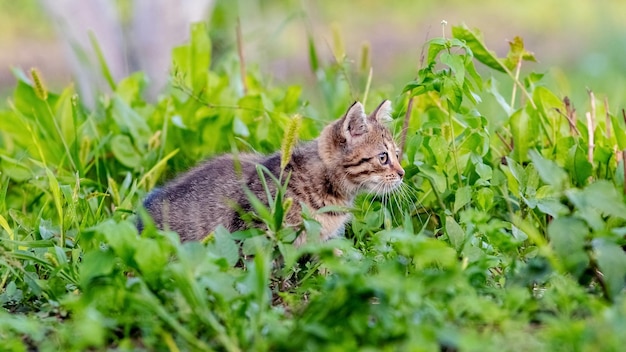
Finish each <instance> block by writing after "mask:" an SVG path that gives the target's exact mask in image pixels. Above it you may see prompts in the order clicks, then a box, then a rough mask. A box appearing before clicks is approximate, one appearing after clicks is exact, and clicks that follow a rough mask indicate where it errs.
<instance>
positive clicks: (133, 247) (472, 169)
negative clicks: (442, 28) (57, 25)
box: [0, 25, 626, 351]
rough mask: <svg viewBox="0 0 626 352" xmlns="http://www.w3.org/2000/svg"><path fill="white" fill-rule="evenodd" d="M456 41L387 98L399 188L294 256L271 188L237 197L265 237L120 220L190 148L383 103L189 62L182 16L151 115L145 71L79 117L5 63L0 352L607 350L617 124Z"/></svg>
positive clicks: (436, 47) (323, 76) (266, 146)
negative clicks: (317, 101) (190, 236)
mask: <svg viewBox="0 0 626 352" xmlns="http://www.w3.org/2000/svg"><path fill="white" fill-rule="evenodd" d="M452 32H453V34H454V37H453V38H448V39H445V38H434V39H432V40H431V41H429V43H428V44H427V47H426V60H425V63H424V65H423V67H421V69H420V71H419V73H418V75H417V79H416V80H414V81H411V82H409V83H407V84H406V87H405V90H404V91H405V92H404V93H403V94H402V95H399V96H397V97H391V98H393V100H394V107H395V113H394V118H395V119H394V122H393V123H392V127H393V128H394V130H395V131H397V134H398V139H399V140H403V139H404V138H405V134H406V143H405V148H404V153H403V166H404V167H405V169H406V172H407V173H406V182H405V183H406V185H405V188H404V189H403V191H402V192H401V193H399V194H398V196H397V197H393V198H391V199H377V198H375V197H371V196H363V197H360V198H359V201H358V202H357V204H356V207H355V208H356V209H355V210H354V220H353V222H352V225H351V226H349V227H348V229H347V231H346V236H345V238H339V239H334V240H331V241H329V242H326V243H310V244H308V245H306V246H304V247H302V248H295V247H294V246H293V245H292V244H291V242H292V241H293V240H294V239H295V236H296V232H297V231H298V230H300V229H297V228H296V229H294V228H289V227H286V226H285V225H284V224H283V222H282V215H281V214H282V213H283V209H284V208H285V207H287V206H289V202H290V201H291V200H289V199H285V198H284V193H282V192H280V191H279V192H278V194H277V195H276V197H275V201H274V202H272V204H270V205H269V206H268V207H264V206H263V205H262V204H257V206H256V207H255V210H256V214H254V216H257V217H259V219H260V220H261V221H264V222H265V223H267V224H268V230H267V231H261V230H258V229H250V230H247V231H241V232H237V233H234V234H229V233H227V232H226V231H224V230H223V229H218V230H216V231H215V232H214V233H213V234H211V235H210V236H209V237H208V238H207V239H206V240H205V241H203V242H202V243H198V242H194V243H184V244H181V243H180V241H179V239H178V237H177V235H176V234H174V233H170V232H163V231H157V230H156V229H155V228H154V226H152V225H150V224H149V223H148V224H147V225H146V229H145V230H144V231H143V233H141V234H138V233H137V230H136V228H135V222H134V221H135V217H136V215H135V214H134V212H135V210H136V209H137V205H138V204H139V202H140V200H141V198H142V197H144V196H145V194H146V193H147V192H148V191H149V190H150V189H152V188H153V187H154V186H155V185H158V184H160V183H162V182H163V181H164V180H166V179H169V178H171V177H173V176H174V175H175V174H177V173H179V172H183V171H184V170H186V169H188V168H189V167H190V166H191V165H193V164H195V163H196V162H198V161H199V160H201V159H202V158H204V157H207V156H210V155H214V154H217V153H222V152H230V151H237V150H240V151H244V150H254V151H258V152H263V153H268V152H271V151H275V150H278V149H279V148H280V146H281V142H282V141H283V139H284V135H285V130H287V128H288V126H290V125H291V126H295V125H296V123H295V122H292V119H293V118H294V116H296V115H298V114H299V115H301V116H302V120H301V126H300V128H299V129H298V128H295V127H294V128H293V129H292V130H291V132H289V133H287V136H288V137H289V140H293V137H294V136H293V133H294V131H299V137H300V139H311V138H314V137H315V136H316V135H317V134H318V132H319V131H320V129H321V128H322V127H323V126H324V125H325V124H326V123H328V122H329V121H331V120H333V119H335V118H337V117H339V116H340V115H341V114H342V113H343V112H344V110H345V109H346V107H347V106H349V104H350V103H351V98H350V97H355V96H356V97H359V98H360V99H361V100H363V101H367V105H368V107H369V108H370V109H371V107H373V106H374V105H376V104H377V103H378V102H379V101H381V100H382V98H383V97H382V96H381V95H380V93H378V91H377V89H376V87H370V86H369V82H370V80H369V79H368V70H367V69H365V70H364V69H363V67H360V66H362V64H359V65H356V66H355V65H354V64H351V63H350V62H351V61H350V60H341V58H340V60H338V61H337V63H335V64H332V65H324V64H323V63H321V61H319V60H316V59H315V58H316V55H317V48H316V47H315V45H314V44H311V46H310V50H309V53H310V56H311V63H312V67H311V69H312V70H314V71H315V73H316V76H317V77H318V82H317V84H318V86H319V87H320V90H321V96H322V97H323V106H315V107H313V106H310V105H309V104H308V102H307V99H306V97H304V96H301V88H300V87H298V86H289V87H273V86H270V85H268V84H267V83H266V81H265V80H264V77H262V76H261V75H259V73H258V72H256V71H249V72H247V75H246V77H241V75H240V71H239V65H238V61H237V59H236V58H235V57H232V56H226V58H225V59H224V60H223V61H221V63H220V64H217V65H213V67H214V68H213V69H212V70H211V71H207V67H209V65H210V63H211V55H210V40H209V38H208V36H207V32H206V30H205V28H204V27H202V26H200V25H196V26H195V27H193V28H192V35H191V41H190V43H189V44H188V45H186V46H183V47H180V48H178V49H176V50H175V51H174V52H173V61H174V67H175V70H174V72H173V74H172V86H171V87H170V89H168V90H167V91H166V92H165V93H164V94H163V95H162V96H161V98H160V99H159V101H158V103H156V104H150V103H148V102H146V101H144V100H143V99H142V97H141V92H142V89H143V87H144V86H145V80H144V77H143V76H142V75H141V74H135V75H133V76H131V77H128V78H126V79H124V80H123V81H121V82H113V84H114V88H115V89H114V93H112V94H110V95H106V96H104V95H103V96H100V97H99V100H98V104H97V106H96V107H95V108H94V109H93V110H88V109H86V108H84V107H83V105H82V104H81V101H80V98H79V97H77V96H76V95H75V93H74V91H73V90H72V88H68V89H66V90H65V91H63V92H61V93H55V92H47V91H46V88H45V87H43V86H41V85H37V84H35V83H34V82H36V81H37V73H36V72H34V73H31V74H30V75H27V74H25V73H23V72H20V71H16V72H15V74H16V77H17V78H18V83H17V86H16V87H15V90H14V93H13V95H12V97H11V98H10V99H9V102H8V106H9V108H8V109H6V110H3V111H0V131H1V132H0V171H1V173H0V179H1V180H2V182H1V187H0V227H1V229H2V230H1V232H0V287H1V291H0V303H1V304H2V307H3V308H2V310H0V339H1V340H2V341H3V348H5V349H7V350H16V351H20V350H22V351H23V350H27V349H30V348H34V349H40V350H43V351H47V350H59V349H60V350H85V349H94V350H107V349H111V350H170V351H178V350H228V351H238V350H332V349H336V350H357V349H359V350H381V349H383V350H434V351H437V350H442V349H445V350H462V351H466V350H469V351H471V350H477V351H478V350H480V351H484V350H498V351H501V350H531V349H532V350H538V351H543V350H545V351H553V350H589V349H593V350H619V349H620V348H621V346H622V345H623V341H622V340H623V334H622V332H623V331H624V329H625V328H626V301H625V300H624V279H625V275H626V254H624V251H623V249H622V246H624V245H625V243H624V242H625V241H624V234H625V233H626V231H625V229H626V204H625V203H624V186H623V185H624V161H623V159H621V157H618V156H620V155H621V154H620V153H619V151H622V150H624V149H626V132H624V131H625V130H626V129H625V128H624V127H625V126H624V125H625V122H624V120H623V118H622V115H621V113H614V112H612V111H605V109H604V105H603V103H602V101H601V100H598V101H594V103H595V106H596V107H595V110H593V111H590V115H589V116H590V117H591V118H592V120H593V121H592V122H593V124H592V126H590V125H588V124H587V122H586V119H585V116H584V113H583V111H579V112H578V114H577V116H578V119H574V120H572V122H571V124H570V123H568V119H567V117H566V116H567V114H568V113H567V111H568V110H567V107H566V106H565V104H564V102H563V101H562V99H561V98H562V97H560V96H558V95H556V94H555V93H553V92H552V91H551V89H550V87H548V86H546V85H545V84H544V83H542V82H543V80H544V78H543V77H541V76H540V75H537V74H534V73H524V71H521V72H522V73H521V74H520V76H519V77H518V75H517V73H518V67H520V66H519V65H521V66H522V67H523V66H524V65H525V63H526V61H527V60H531V59H532V55H530V54H529V53H528V52H526V51H525V49H524V47H523V43H522V42H521V41H517V42H516V45H514V46H513V47H512V48H511V52H510V54H509V56H508V57H507V58H506V59H503V58H498V57H496V56H495V55H494V54H493V53H491V52H490V51H489V50H488V49H486V48H485V46H484V43H483V42H482V40H481V39H479V37H480V36H479V35H477V34H476V33H474V32H471V31H469V30H468V29H467V28H465V27H454V28H453V31H452ZM311 43H312V42H311ZM477 61H479V62H481V63H482V64H483V65H485V66H486V67H487V68H488V69H490V70H492V71H490V73H488V74H482V75H480V74H479V73H477V71H476V68H475V67H474V65H475V63H476V62H477ZM356 62H367V60H356ZM518 64H519V65H518ZM105 66H106V65H103V70H106V67H105ZM496 72H499V73H496ZM502 72H504V73H502ZM29 76H30V77H29ZM244 79H245V82H246V87H247V89H245V90H244V89H242V87H243V84H242V81H243V80H244ZM513 87H515V88H514V89H513ZM500 91H507V92H508V93H507V94H506V96H503V95H502V94H501V93H500ZM512 91H515V94H514V95H513V94H512ZM385 98H387V97H385ZM576 103H577V104H578V105H577V106H582V105H584V104H586V103H587V102H576ZM409 108H410V111H407V110H409ZM406 116H409V117H410V119H409V120H406V122H407V124H406V126H404V124H405V117H406ZM570 116H571V114H570ZM289 143H291V142H287V145H289ZM590 145H591V146H592V148H591V149H589V146H590ZM287 149H289V148H288V147H287ZM267 182H274V181H272V180H270V179H268V180H267ZM279 190H280V187H279ZM303 218H304V222H303V225H302V226H303V228H305V229H306V230H307V232H308V233H311V234H315V232H316V231H318V230H319V224H317V223H316V222H315V221H314V220H312V218H313V216H312V214H311V213H310V212H308V211H305V212H304V213H303ZM316 229H317V230H316ZM335 249H340V250H341V251H342V252H343V254H342V255H341V256H337V255H335V252H336V251H335Z"/></svg>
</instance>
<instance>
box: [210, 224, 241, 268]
mask: <svg viewBox="0 0 626 352" xmlns="http://www.w3.org/2000/svg"><path fill="white" fill-rule="evenodd" d="M215 251H216V254H217V255H219V256H221V257H224V258H225V259H226V261H227V262H228V264H229V265H230V266H235V264H237V262H238V261H239V246H237V243H235V240H234V239H233V238H232V236H231V235H230V233H229V232H228V231H227V230H226V229H225V228H224V227H223V226H218V227H217V228H216V229H215Z"/></svg>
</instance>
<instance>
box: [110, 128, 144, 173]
mask: <svg viewBox="0 0 626 352" xmlns="http://www.w3.org/2000/svg"><path fill="white" fill-rule="evenodd" d="M111 152H113V155H114V156H115V158H116V159H117V160H119V162H120V163H122V164H124V165H125V166H127V167H129V168H133V169H134V168H137V167H138V166H139V165H140V164H141V156H140V155H139V153H138V152H137V150H135V146H134V145H133V142H132V141H131V140H130V138H129V137H128V136H127V135H123V134H116V135H114V136H113V138H111Z"/></svg>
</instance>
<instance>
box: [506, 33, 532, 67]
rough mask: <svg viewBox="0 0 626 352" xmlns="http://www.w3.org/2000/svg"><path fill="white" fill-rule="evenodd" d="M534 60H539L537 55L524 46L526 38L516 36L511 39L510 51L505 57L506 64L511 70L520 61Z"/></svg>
mask: <svg viewBox="0 0 626 352" xmlns="http://www.w3.org/2000/svg"><path fill="white" fill-rule="evenodd" d="M521 61H532V62H537V59H535V55H534V54H533V53H531V52H530V51H528V50H526V48H524V40H523V39H522V38H521V37H518V36H516V37H515V38H513V40H512V41H509V53H508V54H507V56H506V59H504V65H505V66H506V67H507V68H508V69H509V70H511V71H513V70H514V69H515V68H516V66H517V64H518V62H521Z"/></svg>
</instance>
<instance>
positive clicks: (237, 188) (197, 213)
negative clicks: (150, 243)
mask: <svg viewBox="0 0 626 352" xmlns="http://www.w3.org/2000/svg"><path fill="white" fill-rule="evenodd" d="M262 160H263V157H262V156H259V155H255V154H239V155H237V156H233V155H223V156H219V157H216V158H214V159H211V160H209V161H207V162H205V163H203V164H201V165H200V166H197V167H195V168H194V169H192V170H190V171H189V172H187V173H185V174H184V175H182V177H179V178H177V179H175V180H174V181H172V182H171V183H169V184H168V185H167V186H166V187H163V188H160V189H155V190H153V191H152V192H151V193H150V195H148V197H147V198H146V200H145V201H144V207H145V208H146V210H147V211H148V213H149V214H150V215H151V216H152V218H153V219H154V221H155V223H156V224H158V225H160V226H159V227H162V228H164V229H169V230H172V231H175V232H178V233H179V234H180V236H181V240H183V241H189V240H200V239H202V238H204V237H205V236H206V235H207V234H208V233H209V232H210V231H212V230H214V229H215V227H217V226H218V225H220V224H221V225H224V226H225V227H226V228H227V229H228V230H230V231H234V230H237V229H234V228H232V223H233V221H234V219H233V217H234V216H235V214H236V213H235V211H234V209H233V206H234V205H235V204H237V203H238V202H240V199H241V198H242V196H243V189H244V187H243V185H245V183H246V180H247V179H248V178H249V177H250V175H253V174H256V164H257V163H260V162H262Z"/></svg>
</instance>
